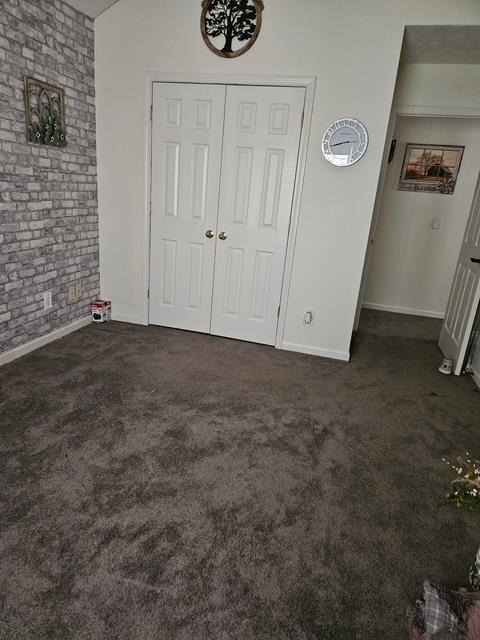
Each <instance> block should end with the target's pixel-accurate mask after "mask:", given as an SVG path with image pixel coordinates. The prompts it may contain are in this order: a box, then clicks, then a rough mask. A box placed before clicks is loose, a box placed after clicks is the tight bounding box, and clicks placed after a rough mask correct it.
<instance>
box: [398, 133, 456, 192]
mask: <svg viewBox="0 0 480 640" xmlns="http://www.w3.org/2000/svg"><path fill="white" fill-rule="evenodd" d="M464 149H465V147H460V146H458V147H457V146H451V145H438V144H407V147H406V149H405V156H404V158H403V166H402V173H401V175H400V182H399V184H398V190H399V191H423V192H427V193H441V194H443V195H452V194H453V192H454V191H455V185H456V184H457V177H458V172H459V170H460V164H461V162H462V157H463V151H464Z"/></svg>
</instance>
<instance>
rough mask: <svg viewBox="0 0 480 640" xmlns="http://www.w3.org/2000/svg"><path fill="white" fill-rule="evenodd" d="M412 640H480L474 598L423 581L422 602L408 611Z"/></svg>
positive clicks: (477, 605) (479, 609) (478, 611)
mask: <svg viewBox="0 0 480 640" xmlns="http://www.w3.org/2000/svg"><path fill="white" fill-rule="evenodd" d="M408 619H409V622H410V634H411V638H412V640H461V639H464V640H480V601H479V600H478V594H471V593H468V592H466V591H452V590H450V589H447V588H446V587H444V586H442V585H438V584H435V583H431V582H430V581H429V580H425V582H424V583H423V600H417V602H416V603H415V605H413V606H412V607H410V608H409V610H408Z"/></svg>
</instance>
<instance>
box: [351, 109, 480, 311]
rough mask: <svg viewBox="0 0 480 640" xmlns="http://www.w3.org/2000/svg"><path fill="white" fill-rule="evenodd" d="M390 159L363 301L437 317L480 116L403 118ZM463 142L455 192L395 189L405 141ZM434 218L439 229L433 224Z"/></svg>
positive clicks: (476, 162)
mask: <svg viewBox="0 0 480 640" xmlns="http://www.w3.org/2000/svg"><path fill="white" fill-rule="evenodd" d="M393 138H396V139H397V148H396V152H395V158H394V160H393V162H392V163H391V164H390V165H389V166H388V170H387V176H386V182H385V188H384V192H383V198H382V202H381V205H380V211H379V217H378V222H377V228H376V233H375V240H374V245H373V251H372V257H371V262H370V268H369V275H368V279H367V285H366V290H365V294H364V306H366V307H370V308H378V309H383V310H386V311H397V312H401V313H413V314H418V315H431V316H433V317H443V314H444V312H445V309H446V305H447V302H448V296H449V293H450V288H451V283H452V279H453V274H454V270H455V266H456V263H457V259H458V254H459V251H460V245H461V241H462V238H463V234H464V232H465V227H466V223H467V219H468V215H469V212H470V206H471V203H472V197H473V193H474V190H475V185H476V182H477V179H478V174H479V172H480V121H479V120H476V119H471V120H470V119H454V118H419V117H401V118H399V119H398V121H397V126H396V129H395V132H394V135H393ZM412 142H418V143H431V144H446V145H464V146H465V152H464V156H463V161H462V165H461V167H460V172H459V175H458V181H457V185H456V188H455V192H454V194H453V195H451V196H450V195H440V194H436V193H418V192H407V191H398V182H399V178H400V174H401V170H402V164H403V158H404V153H405V147H406V144H407V143H412ZM435 218H439V219H440V221H441V228H440V229H433V228H432V222H433V220H434V219H435Z"/></svg>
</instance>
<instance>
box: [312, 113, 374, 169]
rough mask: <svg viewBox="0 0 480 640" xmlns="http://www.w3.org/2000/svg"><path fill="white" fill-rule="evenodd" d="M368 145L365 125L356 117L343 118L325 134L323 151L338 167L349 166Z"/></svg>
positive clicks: (360, 155) (362, 153)
mask: <svg viewBox="0 0 480 640" xmlns="http://www.w3.org/2000/svg"><path fill="white" fill-rule="evenodd" d="M367 146H368V133H367V130H366V129H365V127H364V125H363V124H362V123H361V122H360V121H359V120H355V119H354V118H342V119H341V120H337V121H336V122H334V123H333V124H332V125H330V126H329V127H328V129H327V130H326V131H325V133H324V135H323V141H322V151H323V155H324V156H325V158H326V159H327V160H328V162H330V164H334V165H335V166H336V167H349V166H350V165H351V164H355V162H358V161H359V160H360V158H361V157H362V156H363V155H364V153H365V151H366V150H367Z"/></svg>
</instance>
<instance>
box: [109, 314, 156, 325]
mask: <svg viewBox="0 0 480 640" xmlns="http://www.w3.org/2000/svg"><path fill="white" fill-rule="evenodd" d="M112 320H116V321H117V322H129V323H130V324H142V325H143V326H145V327H146V326H147V323H146V322H145V321H144V320H143V318H138V317H137V316H126V315H124V314H123V313H112Z"/></svg>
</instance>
